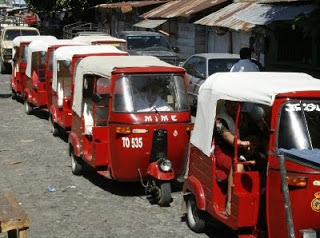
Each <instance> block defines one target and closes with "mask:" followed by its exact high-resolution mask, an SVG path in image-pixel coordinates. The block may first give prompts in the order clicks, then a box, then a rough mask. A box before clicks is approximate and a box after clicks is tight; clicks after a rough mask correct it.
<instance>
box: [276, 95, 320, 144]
mask: <svg viewBox="0 0 320 238" xmlns="http://www.w3.org/2000/svg"><path fill="white" fill-rule="evenodd" d="M278 148H283V149H288V150H290V149H299V150H301V149H308V150H312V149H315V148H318V149H319V148H320V101H296V102H289V103H286V104H285V105H284V106H283V107H282V109H281V116H280V124H279V130H278Z"/></svg>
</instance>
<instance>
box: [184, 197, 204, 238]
mask: <svg viewBox="0 0 320 238" xmlns="http://www.w3.org/2000/svg"><path fill="white" fill-rule="evenodd" d="M187 223H188V226H189V227H190V229H191V230H193V231H194V232H196V233H201V232H203V231H204V229H205V226H206V220H205V215H204V212H203V211H200V210H199V209H198V207H197V204H196V200H195V198H194V196H188V198H187Z"/></svg>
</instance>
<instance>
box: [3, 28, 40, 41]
mask: <svg viewBox="0 0 320 238" xmlns="http://www.w3.org/2000/svg"><path fill="white" fill-rule="evenodd" d="M37 35H39V33H38V32H37V31H35V30H18V29H17V30H7V31H6V33H5V35H4V40H9V41H11V40H13V39H14V38H16V37H17V36H37Z"/></svg>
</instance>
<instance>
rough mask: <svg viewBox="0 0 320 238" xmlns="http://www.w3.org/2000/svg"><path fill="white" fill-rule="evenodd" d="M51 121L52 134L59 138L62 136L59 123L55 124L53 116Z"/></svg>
mask: <svg viewBox="0 0 320 238" xmlns="http://www.w3.org/2000/svg"><path fill="white" fill-rule="evenodd" d="M50 121H51V125H52V134H53V136H59V135H60V130H59V126H58V124H57V123H55V122H54V121H53V120H52V116H51V115H50Z"/></svg>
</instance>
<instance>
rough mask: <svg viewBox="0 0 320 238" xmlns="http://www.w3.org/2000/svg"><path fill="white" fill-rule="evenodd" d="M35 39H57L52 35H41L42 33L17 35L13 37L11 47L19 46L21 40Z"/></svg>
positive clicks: (29, 40)
mask: <svg viewBox="0 0 320 238" xmlns="http://www.w3.org/2000/svg"><path fill="white" fill-rule="evenodd" d="M37 39H39V40H40V39H48V40H54V39H57V38H56V37H54V36H43V35H35V36H18V37H16V38H14V39H13V41H12V44H13V47H19V46H20V44H21V43H23V42H31V41H33V40H37Z"/></svg>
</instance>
